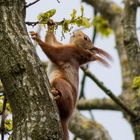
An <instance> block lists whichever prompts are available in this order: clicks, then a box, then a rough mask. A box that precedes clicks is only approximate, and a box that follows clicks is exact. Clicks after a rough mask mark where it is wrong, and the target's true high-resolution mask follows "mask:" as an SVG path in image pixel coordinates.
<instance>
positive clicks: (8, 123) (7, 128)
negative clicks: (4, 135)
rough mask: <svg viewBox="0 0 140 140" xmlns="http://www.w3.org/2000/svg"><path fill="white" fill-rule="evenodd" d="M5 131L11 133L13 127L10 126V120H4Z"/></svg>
mask: <svg viewBox="0 0 140 140" xmlns="http://www.w3.org/2000/svg"><path fill="white" fill-rule="evenodd" d="M4 125H5V129H6V130H7V131H11V130H12V129H13V125H12V120H11V119H7V120H5V124H4Z"/></svg>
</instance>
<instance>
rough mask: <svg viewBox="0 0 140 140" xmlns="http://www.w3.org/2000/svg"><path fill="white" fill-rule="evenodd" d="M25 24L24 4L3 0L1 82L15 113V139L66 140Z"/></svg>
mask: <svg viewBox="0 0 140 140" xmlns="http://www.w3.org/2000/svg"><path fill="white" fill-rule="evenodd" d="M24 20H25V1H24V0H0V78H1V80H2V83H3V86H4V89H5V92H6V96H7V98H8V100H9V102H10V105H11V108H12V112H13V135H12V139H13V140H25V139H26V140H62V137H63V133H62V129H61V125H60V119H59V115H58V112H57V108H56V105H55V103H54V101H53V100H52V95H51V94H50V92H49V82H48V78H47V75H46V74H45V71H44V69H43V68H42V65H41V63H40V60H39V58H38V56H37V55H36V52H35V50H34V48H33V45H32V44H31V41H30V39H29V37H28V35H27V31H26V27H25V21H24Z"/></svg>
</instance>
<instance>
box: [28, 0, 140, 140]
mask: <svg viewBox="0 0 140 140" xmlns="http://www.w3.org/2000/svg"><path fill="white" fill-rule="evenodd" d="M32 1H33V0H27V2H28V3H29V2H32ZM113 1H114V2H116V3H118V4H119V5H120V6H123V3H122V0H113ZM82 5H83V6H84V8H85V16H86V17H89V18H92V17H93V10H92V7H91V6H89V5H87V4H85V3H82ZM80 6H81V2H80V0H69V1H68V0H60V3H58V2H57V0H51V2H50V0H40V2H38V3H37V4H36V5H34V6H31V7H29V8H28V9H27V16H26V21H36V20H37V18H36V17H37V15H38V14H39V13H43V12H45V11H48V10H50V9H53V8H55V9H56V10H57V12H56V15H55V16H54V17H53V19H54V20H56V21H61V20H62V19H63V18H64V17H65V18H69V17H70V14H71V13H72V9H76V10H77V11H78V13H80ZM139 13H140V11H139ZM139 18H140V17H138V19H137V21H140V19H139ZM137 26H138V27H140V26H139V25H137ZM75 29H77V28H75ZM32 30H33V31H36V30H37V28H36V27H34V28H32V27H28V31H32ZM45 30H46V29H45ZM45 30H44V31H42V32H41V37H42V38H43V37H44V33H45ZM84 32H85V33H86V34H87V35H88V36H90V37H92V28H90V29H86V30H84ZM56 36H57V38H58V40H60V38H61V30H60V29H59V30H57V32H56ZM65 36H66V39H65V40H63V43H68V42H69V36H70V35H69V34H66V35H65ZM138 36H139V38H140V30H138ZM95 46H97V47H100V48H102V49H104V50H106V51H107V52H108V53H110V54H111V56H112V57H113V60H114V61H113V62H112V63H111V64H110V65H111V67H110V68H105V67H104V66H102V65H100V64H98V63H91V64H90V70H91V71H92V73H94V74H95V75H96V76H97V77H98V78H99V79H100V80H101V81H103V82H104V83H105V85H106V86H107V87H108V88H109V89H111V90H112V91H113V92H114V93H115V95H119V94H120V93H121V86H122V82H121V71H120V66H119V59H118V56H117V51H116V49H115V41H114V35H113V34H112V35H110V36H109V37H108V38H105V37H102V36H101V35H98V36H97V39H96V41H95ZM37 52H38V55H39V57H40V59H41V60H43V61H45V60H47V57H46V56H45V55H44V53H43V52H42V51H41V49H40V48H39V47H37ZM81 75H82V72H81V71H80V76H81ZM85 91H86V97H87V98H88V99H93V98H104V97H107V96H106V95H105V93H104V92H103V91H101V89H99V88H98V87H97V86H96V85H95V84H94V82H93V81H91V80H89V79H88V78H87V83H86V87H85ZM91 91H93V93H91ZM107 98H108V97H107ZM92 112H93V114H94V117H95V120H97V121H98V122H99V123H101V124H102V125H103V126H104V127H105V128H106V129H107V130H108V131H109V133H110V135H111V137H112V139H113V140H134V135H133V133H132V129H131V126H130V125H129V124H128V122H127V121H126V120H125V119H124V118H123V115H122V113H121V112H118V111H101V110H98V111H97V110H96V111H92ZM82 113H83V114H84V115H85V116H87V117H90V116H89V114H88V113H85V112H82Z"/></svg>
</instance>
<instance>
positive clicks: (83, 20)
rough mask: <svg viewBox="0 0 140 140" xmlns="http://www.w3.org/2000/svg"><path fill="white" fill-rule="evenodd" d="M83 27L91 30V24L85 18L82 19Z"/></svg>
mask: <svg viewBox="0 0 140 140" xmlns="http://www.w3.org/2000/svg"><path fill="white" fill-rule="evenodd" d="M82 25H83V26H84V27H86V28H89V27H90V22H89V20H88V19H87V18H85V17H83V18H82Z"/></svg>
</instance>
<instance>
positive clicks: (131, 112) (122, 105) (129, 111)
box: [81, 67, 139, 120]
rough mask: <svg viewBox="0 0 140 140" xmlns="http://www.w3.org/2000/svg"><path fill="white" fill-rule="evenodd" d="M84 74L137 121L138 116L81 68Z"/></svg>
mask: <svg viewBox="0 0 140 140" xmlns="http://www.w3.org/2000/svg"><path fill="white" fill-rule="evenodd" d="M81 69H82V70H83V71H84V73H85V74H86V75H87V76H88V77H89V78H91V79H92V80H93V81H94V82H95V83H96V84H97V85H98V86H99V87H100V88H101V89H102V90H103V91H104V92H105V93H106V94H107V95H108V96H109V97H110V98H111V99H112V100H113V101H114V102H115V103H116V104H118V105H119V106H120V107H121V108H122V109H123V110H124V111H125V112H126V113H127V114H128V115H130V116H131V117H132V118H133V119H135V120H138V119H139V118H138V115H137V114H136V113H135V112H134V111H133V110H132V109H131V108H130V107H128V106H127V105H126V104H124V103H123V102H122V101H121V100H120V99H119V98H117V97H116V96H115V95H114V94H113V92H112V91H111V90H110V89H108V88H107V87H106V86H104V84H103V82H101V81H99V80H98V79H97V78H96V77H95V76H94V75H93V74H92V73H91V72H90V71H89V70H88V69H87V68H85V67H81Z"/></svg>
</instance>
